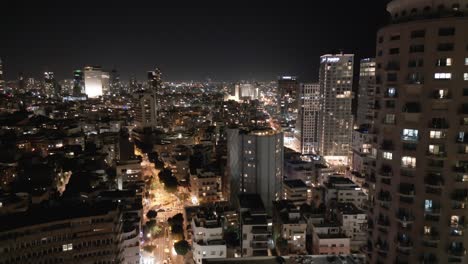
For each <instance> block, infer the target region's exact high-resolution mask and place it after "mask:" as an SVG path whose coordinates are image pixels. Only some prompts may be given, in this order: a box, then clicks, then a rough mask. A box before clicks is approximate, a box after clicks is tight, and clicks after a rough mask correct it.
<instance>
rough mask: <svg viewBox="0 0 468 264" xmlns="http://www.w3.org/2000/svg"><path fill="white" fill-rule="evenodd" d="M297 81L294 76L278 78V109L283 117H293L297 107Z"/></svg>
mask: <svg viewBox="0 0 468 264" xmlns="http://www.w3.org/2000/svg"><path fill="white" fill-rule="evenodd" d="M298 93H299V82H298V81H297V79H296V76H280V77H279V78H278V91H277V100H278V111H279V114H280V116H281V117H283V118H286V119H287V118H295V116H294V114H296V113H297V108H298V101H297V99H298Z"/></svg>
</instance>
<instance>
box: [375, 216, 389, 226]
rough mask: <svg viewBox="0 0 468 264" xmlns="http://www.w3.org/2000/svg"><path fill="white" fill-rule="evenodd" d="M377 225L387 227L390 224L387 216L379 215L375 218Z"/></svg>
mask: <svg viewBox="0 0 468 264" xmlns="http://www.w3.org/2000/svg"><path fill="white" fill-rule="evenodd" d="M377 226H379V227H384V228H387V227H389V226H390V221H389V220H388V218H385V217H382V216H381V217H379V218H378V219H377Z"/></svg>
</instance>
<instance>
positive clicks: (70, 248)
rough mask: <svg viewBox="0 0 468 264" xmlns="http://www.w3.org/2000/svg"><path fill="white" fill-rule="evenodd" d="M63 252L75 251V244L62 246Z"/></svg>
mask: <svg viewBox="0 0 468 264" xmlns="http://www.w3.org/2000/svg"><path fill="white" fill-rule="evenodd" d="M62 250H63V251H70V250H73V244H65V245H62Z"/></svg>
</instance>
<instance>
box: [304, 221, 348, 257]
mask: <svg viewBox="0 0 468 264" xmlns="http://www.w3.org/2000/svg"><path fill="white" fill-rule="evenodd" d="M350 244H351V242H350V238H349V237H348V236H346V235H345V234H344V233H343V232H342V231H341V228H340V226H339V225H338V224H337V223H329V222H326V223H323V224H316V225H313V228H312V254H314V255H342V254H349V253H350V251H351V250H350Z"/></svg>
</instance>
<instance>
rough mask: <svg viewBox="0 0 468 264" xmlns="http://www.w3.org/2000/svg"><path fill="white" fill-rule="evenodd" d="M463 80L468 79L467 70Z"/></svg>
mask: <svg viewBox="0 0 468 264" xmlns="http://www.w3.org/2000/svg"><path fill="white" fill-rule="evenodd" d="M463 80H464V81H468V73H467V72H465V73H464V74H463Z"/></svg>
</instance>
